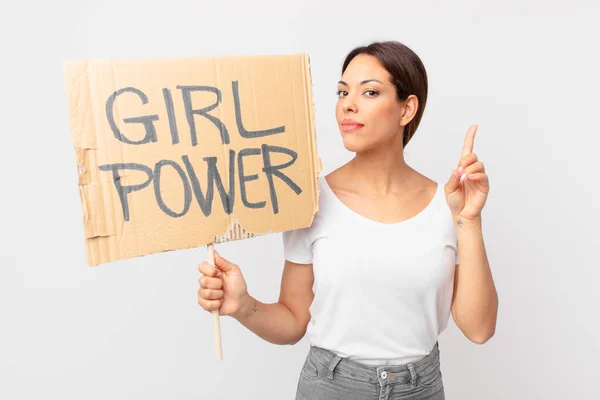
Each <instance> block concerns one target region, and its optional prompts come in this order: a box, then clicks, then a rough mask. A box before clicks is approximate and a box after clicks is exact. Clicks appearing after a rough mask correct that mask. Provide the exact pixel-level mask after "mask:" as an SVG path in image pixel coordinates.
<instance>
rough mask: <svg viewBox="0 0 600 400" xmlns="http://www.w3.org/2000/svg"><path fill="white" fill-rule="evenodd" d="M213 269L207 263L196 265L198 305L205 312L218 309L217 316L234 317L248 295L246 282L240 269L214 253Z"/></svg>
mask: <svg viewBox="0 0 600 400" xmlns="http://www.w3.org/2000/svg"><path fill="white" fill-rule="evenodd" d="M215 266H216V268H215V267H213V266H212V265H210V264H209V263H208V262H206V261H205V262H202V263H200V265H198V270H199V271H200V273H201V274H202V277H200V279H198V282H199V283H200V289H198V304H200V306H201V307H202V308H204V309H205V310H206V311H210V312H212V311H213V310H216V309H219V315H236V314H237V313H238V312H239V311H240V309H241V307H242V304H243V302H244V300H245V297H246V296H247V295H248V287H247V286H246V280H245V279H244V276H243V275H242V271H241V270H240V267H238V266H237V265H236V264H233V263H231V262H229V261H227V260H226V259H224V258H223V257H221V256H219V254H218V253H217V252H216V251H215Z"/></svg>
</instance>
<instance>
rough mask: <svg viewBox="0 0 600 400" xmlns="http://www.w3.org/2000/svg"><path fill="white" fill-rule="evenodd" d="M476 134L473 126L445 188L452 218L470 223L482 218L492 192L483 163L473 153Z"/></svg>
mask: <svg viewBox="0 0 600 400" xmlns="http://www.w3.org/2000/svg"><path fill="white" fill-rule="evenodd" d="M475 133H477V125H471V127H470V128H469V130H468V131H467V135H466V137H465V143H464V146H463V149H462V154H461V157H460V161H459V163H458V166H457V167H456V170H454V171H452V176H451V177H450V179H449V180H448V183H446V185H445V186H444V191H445V193H446V202H447V203H448V207H450V212H451V213H452V216H453V217H454V218H457V217H460V218H462V219H466V220H470V221H475V220H477V219H480V218H481V210H482V209H483V206H484V205H485V201H486V200H487V195H488V193H489V191H490V185H489V180H488V176H487V174H486V173H485V168H484V167H483V163H482V162H481V161H478V160H477V156H476V155H475V154H474V153H473V142H474V141H475ZM461 168H462V169H461ZM461 174H462V175H461ZM461 176H462V179H461Z"/></svg>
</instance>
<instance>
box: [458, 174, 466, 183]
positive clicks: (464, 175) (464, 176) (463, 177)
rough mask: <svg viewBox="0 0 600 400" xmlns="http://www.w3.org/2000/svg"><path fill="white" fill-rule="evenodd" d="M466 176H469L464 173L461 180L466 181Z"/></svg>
mask: <svg viewBox="0 0 600 400" xmlns="http://www.w3.org/2000/svg"><path fill="white" fill-rule="evenodd" d="M466 177H467V174H462V175H461V177H460V181H461V182H462V181H464V180H465V178H466Z"/></svg>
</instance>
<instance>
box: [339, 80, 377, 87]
mask: <svg viewBox="0 0 600 400" xmlns="http://www.w3.org/2000/svg"><path fill="white" fill-rule="evenodd" d="M369 82H379V83H381V82H380V81H378V80H377V79H365V80H364V81H360V84H361V85H364V84H365V83H369ZM338 83H339V84H341V85H346V86H348V84H347V83H346V82H344V81H339V82H338ZM381 84H382V85H383V83H381Z"/></svg>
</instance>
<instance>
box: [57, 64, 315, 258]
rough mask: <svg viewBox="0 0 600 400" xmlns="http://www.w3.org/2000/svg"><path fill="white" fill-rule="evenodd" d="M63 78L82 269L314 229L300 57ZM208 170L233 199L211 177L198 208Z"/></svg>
mask: <svg viewBox="0 0 600 400" xmlns="http://www.w3.org/2000/svg"><path fill="white" fill-rule="evenodd" d="M64 73H65V85H66V91H67V96H68V107H69V118H70V124H71V133H72V137H73V144H74V146H75V155H76V160H77V166H78V174H79V190H80V196H81V206H82V211H83V222H84V232H85V242H86V251H87V261H88V264H89V265H98V264H103V263H107V262H111V261H116V260H122V259H127V258H131V257H136V256H142V255H146V254H151V253H155V252H161V251H169V250H176V249H184V248H190V247H197V246H201V245H205V244H208V243H219V242H224V241H229V240H236V239H243V238H248V237H253V236H255V235H263V234H269V233H275V232H282V231H287V230H291V229H297V228H302V227H306V226H309V225H310V224H311V223H312V219H313V216H314V213H315V212H316V211H317V208H318V185H317V177H318V175H319V172H320V171H321V168H322V166H321V161H320V159H319V157H318V154H317V147H316V137H315V124H314V106H313V101H312V83H311V77H310V66H309V59H308V56H307V55H306V54H296V55H278V56H244V57H234V56H229V57H193V58H175V59H144V60H79V61H68V62H65V63H64ZM186 105H187V108H186ZM169 110H170V111H169ZM194 110H195V111H194ZM111 120H112V121H114V124H113V125H111V122H110V121H111ZM193 132H195V135H194V133H193ZM246 149H248V150H246ZM240 153H241V154H242V155H241V156H240ZM294 153H295V154H296V158H295V160H294ZM205 158H206V159H205ZM214 158H216V161H213V160H214ZM230 160H233V163H231V162H230ZM292 161H293V163H291V162H292ZM240 163H241V165H242V166H243V174H244V176H245V179H244V184H243V186H245V190H246V198H247V202H246V203H245V202H244V201H243V199H242V192H241V187H242V184H241V180H240V169H239V167H240ZM286 163H291V164H290V165H288V166H286V167H283V168H281V169H277V166H279V165H285V164H286ZM210 165H213V167H211V166H210ZM269 165H270V166H271V168H270V167H269ZM215 168H216V171H218V176H219V177H220V178H221V180H222V186H223V189H224V191H225V192H226V195H228V194H229V190H230V182H231V181H232V179H231V176H233V183H234V186H233V188H234V192H233V193H234V194H233V201H232V202H229V203H227V201H225V204H223V203H222V200H221V198H222V196H221V194H220V191H219V190H218V187H219V186H218V182H217V181H215V180H212V187H213V198H212V202H210V203H208V202H207V203H206V204H212V207H211V208H210V209H209V207H208V206H205V207H204V209H203V208H202V207H201V206H200V202H199V201H198V199H200V200H202V196H208V189H207V181H208V177H207V173H208V171H209V170H211V171H213V177H215V178H218V177H217V174H216V172H215ZM231 168H232V169H233V170H231ZM231 172H233V175H230V173H231ZM194 175H195V178H196V179H197V183H198V187H199V188H200V189H201V193H200V192H198V191H197V190H195V189H198V187H196V188H194V184H193V182H194V177H193V176H194ZM285 177H288V178H289V180H291V183H290V181H287V182H286V179H285ZM184 181H186V182H187V189H186V186H185V184H184ZM270 181H272V183H271V182H270ZM119 187H120V188H121V189H120V190H121V195H120V194H119ZM293 188H295V189H297V191H298V193H296V191H295V190H293ZM156 192H158V195H157V194H156ZM197 195H198V196H197ZM273 196H275V197H273ZM224 198H225V199H226V198H227V196H225V197H224ZM274 200H276V201H274ZM161 202H162V206H161ZM226 208H227V210H226Z"/></svg>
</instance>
